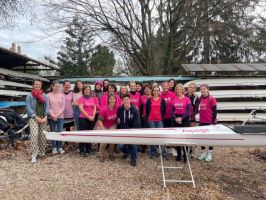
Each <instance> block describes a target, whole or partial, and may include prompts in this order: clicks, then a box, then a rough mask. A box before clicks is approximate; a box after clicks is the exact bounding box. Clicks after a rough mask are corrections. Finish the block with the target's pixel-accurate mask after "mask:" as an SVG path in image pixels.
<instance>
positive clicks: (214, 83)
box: [184, 78, 266, 87]
mask: <svg viewBox="0 0 266 200" xmlns="http://www.w3.org/2000/svg"><path fill="white" fill-rule="evenodd" d="M190 83H195V84H196V85H197V87H199V86H200V85H201V84H207V85H208V86H209V87H228V86H229V87H233V86H261V85H266V78H220V79H199V80H193V81H189V82H187V83H186V84H185V85H184V87H188V86H189V84H190Z"/></svg>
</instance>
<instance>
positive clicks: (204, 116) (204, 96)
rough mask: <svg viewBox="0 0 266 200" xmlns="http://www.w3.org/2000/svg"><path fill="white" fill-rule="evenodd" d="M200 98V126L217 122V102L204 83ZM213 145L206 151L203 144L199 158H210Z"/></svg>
mask: <svg viewBox="0 0 266 200" xmlns="http://www.w3.org/2000/svg"><path fill="white" fill-rule="evenodd" d="M200 92H201V98H200V100H199V101H200V103H199V115H200V124H199V125H200V126H206V125H211V124H216V123H217V103H216V99H215V98H214V97H213V96H210V94H209V87H208V85H206V84H203V85H201V86H200ZM212 153H213V147H209V150H208V153H207V152H206V151H205V146H202V147H201V153H200V156H199V159H200V160H205V161H211V160H212Z"/></svg>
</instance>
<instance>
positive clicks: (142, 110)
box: [140, 84, 151, 128]
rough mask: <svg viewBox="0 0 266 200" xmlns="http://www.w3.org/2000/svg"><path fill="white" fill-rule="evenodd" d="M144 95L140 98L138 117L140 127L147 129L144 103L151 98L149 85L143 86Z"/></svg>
mask: <svg viewBox="0 0 266 200" xmlns="http://www.w3.org/2000/svg"><path fill="white" fill-rule="evenodd" d="M143 91H144V95H142V96H141V97H140V117H141V121H142V122H141V125H142V127H143V128H147V119H146V103H147V100H148V99H149V98H150V97H151V86H150V85H149V84H145V85H144V86H143Z"/></svg>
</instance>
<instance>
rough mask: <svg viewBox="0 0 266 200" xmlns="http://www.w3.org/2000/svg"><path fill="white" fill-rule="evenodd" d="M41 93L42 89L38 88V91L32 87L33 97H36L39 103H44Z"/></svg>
mask: <svg viewBox="0 0 266 200" xmlns="http://www.w3.org/2000/svg"><path fill="white" fill-rule="evenodd" d="M42 93H43V91H42V90H39V91H36V90H34V89H32V90H31V94H32V96H33V97H35V98H36V99H38V101H39V102H40V103H45V98H44V97H43V96H42Z"/></svg>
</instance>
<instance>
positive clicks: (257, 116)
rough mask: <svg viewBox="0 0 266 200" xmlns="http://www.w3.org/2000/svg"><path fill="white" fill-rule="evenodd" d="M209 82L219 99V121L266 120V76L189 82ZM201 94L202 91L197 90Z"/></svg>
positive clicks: (213, 92)
mask: <svg viewBox="0 0 266 200" xmlns="http://www.w3.org/2000/svg"><path fill="white" fill-rule="evenodd" d="M192 82H193V83H195V84H196V85H197V87H199V86H200V85H201V84H207V85H209V88H210V95H212V96H214V97H215V98H216V99H217V110H218V121H219V122H222V123H243V122H245V121H249V122H253V123H264V122H266V112H265V111H266V78H220V79H200V80H194V81H190V82H187V83H186V84H185V87H188V85H189V84H190V83H192ZM197 95H198V96H200V92H197Z"/></svg>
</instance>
